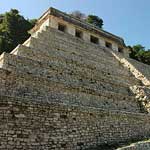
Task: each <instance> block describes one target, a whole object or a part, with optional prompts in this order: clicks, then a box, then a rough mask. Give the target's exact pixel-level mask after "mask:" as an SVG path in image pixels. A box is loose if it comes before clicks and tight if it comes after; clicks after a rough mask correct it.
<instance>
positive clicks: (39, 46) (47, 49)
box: [28, 37, 127, 70]
mask: <svg viewBox="0 0 150 150" xmlns="http://www.w3.org/2000/svg"><path fill="white" fill-rule="evenodd" d="M28 47H30V48H33V49H36V51H37V50H38V51H40V52H41V59H42V58H43V59H45V56H48V57H51V55H54V54H55V55H56V53H57V55H59V56H61V57H67V58H68V57H69V58H74V59H77V60H78V61H79V60H80V61H81V60H84V61H87V63H91V64H93V63H94V64H103V65H105V66H106V65H107V66H108V65H110V66H114V67H115V68H117V69H122V70H123V69H124V70H127V69H125V68H124V67H123V66H122V65H121V64H120V63H119V62H118V61H117V60H116V59H115V58H113V59H112V58H111V59H109V58H108V57H107V55H106V54H105V56H103V55H101V56H98V60H97V59H95V57H91V56H90V55H91V54H89V55H88V56H87V54H86V55H85V54H80V53H81V51H79V52H76V50H74V51H73V50H71V49H70V50H67V51H66V50H65V49H62V48H63V47H62V46H60V48H58V47H56V46H52V44H51V45H47V43H44V42H42V41H41V40H39V39H36V38H33V37H31V38H30V40H29V44H28ZM82 53H83V52H82ZM84 53H86V52H84ZM100 62H101V63H100Z"/></svg>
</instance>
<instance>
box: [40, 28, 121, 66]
mask: <svg viewBox="0 0 150 150" xmlns="http://www.w3.org/2000/svg"><path fill="white" fill-rule="evenodd" d="M51 30H52V31H43V32H42V33H38V37H37V39H39V40H40V41H41V42H42V43H44V44H47V47H48V48H49V46H50V47H51V49H59V50H62V51H66V52H69V53H70V52H73V53H75V54H78V55H79V56H83V57H85V58H87V59H91V60H96V61H98V62H101V59H104V58H105V57H107V58H108V59H106V60H105V61H106V62H107V61H108V63H110V62H111V63H114V64H115V63H117V64H118V61H116V59H115V58H114V57H113V55H111V54H110V53H108V52H107V51H109V50H110V49H107V48H104V47H101V46H97V45H95V44H92V43H91V44H89V43H87V42H85V41H83V40H81V39H79V38H76V37H72V36H71V35H69V38H68V39H66V33H63V32H60V31H57V30H54V31H53V29H51ZM62 35H63V36H62ZM67 36H68V35H67ZM72 38H73V39H72ZM45 41H47V42H46V43H45ZM91 51H92V53H91Z"/></svg>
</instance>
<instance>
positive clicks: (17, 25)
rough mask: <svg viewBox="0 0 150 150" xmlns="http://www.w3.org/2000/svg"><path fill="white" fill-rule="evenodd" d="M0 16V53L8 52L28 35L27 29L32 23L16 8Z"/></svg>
mask: <svg viewBox="0 0 150 150" xmlns="http://www.w3.org/2000/svg"><path fill="white" fill-rule="evenodd" d="M0 16H1V17H0V18H1V19H0V53H2V52H4V51H5V52H10V51H11V50H13V49H14V48H15V47H16V46H17V45H18V44H21V43H22V42H24V41H25V40H26V39H27V38H28V37H29V36H30V35H29V34H28V30H30V29H31V28H32V27H33V26H34V23H33V22H30V21H28V20H26V19H25V18H24V17H23V16H21V15H20V14H19V11H18V10H16V9H11V10H10V12H6V13H5V14H1V15H0Z"/></svg>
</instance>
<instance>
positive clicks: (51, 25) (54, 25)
mask: <svg viewBox="0 0 150 150" xmlns="http://www.w3.org/2000/svg"><path fill="white" fill-rule="evenodd" d="M50 27H52V28H54V29H58V21H57V20H56V19H55V18H54V17H51V20H50Z"/></svg>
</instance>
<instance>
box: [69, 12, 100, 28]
mask: <svg viewBox="0 0 150 150" xmlns="http://www.w3.org/2000/svg"><path fill="white" fill-rule="evenodd" d="M70 15H72V16H74V17H76V18H78V19H80V20H84V21H86V22H88V23H90V24H93V25H94V26H96V27H98V28H101V29H102V26H103V19H101V18H100V17H98V16H95V15H88V16H86V15H85V14H84V13H82V12H80V11H78V10H76V11H73V12H72V13H71V14H70Z"/></svg>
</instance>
